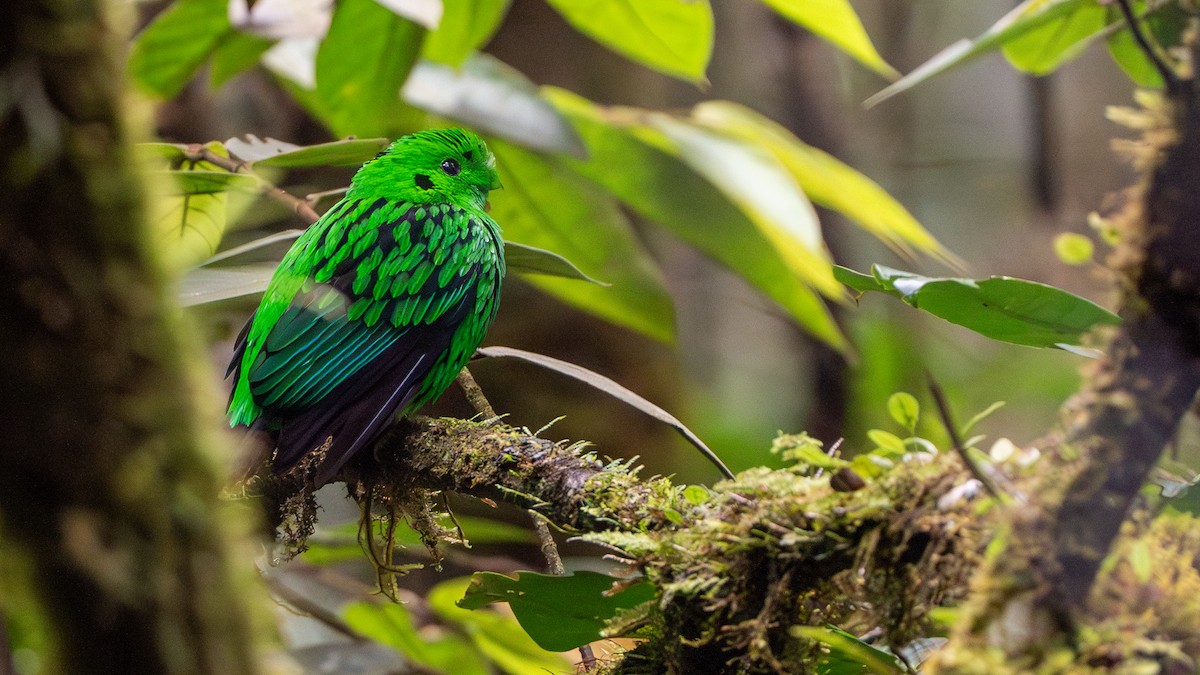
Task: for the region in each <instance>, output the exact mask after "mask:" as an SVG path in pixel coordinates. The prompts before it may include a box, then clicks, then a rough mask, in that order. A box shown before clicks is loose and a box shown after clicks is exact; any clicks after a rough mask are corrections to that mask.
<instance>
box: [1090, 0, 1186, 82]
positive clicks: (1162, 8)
mask: <svg viewBox="0 0 1200 675" xmlns="http://www.w3.org/2000/svg"><path fill="white" fill-rule="evenodd" d="M1145 5H1146V3H1145V2H1135V3H1134V4H1133V7H1134V15H1135V16H1139V17H1142V30H1143V31H1146V32H1148V33H1149V35H1150V36H1151V37H1152V38H1153V39H1154V41H1156V42H1157V43H1158V44H1160V45H1177V44H1180V42H1181V36H1182V34H1183V31H1184V30H1185V29H1186V28H1187V26H1188V20H1189V19H1188V14H1187V12H1186V11H1185V10H1184V9H1183V7H1181V6H1180V5H1179V4H1177V3H1161V2H1159V3H1155V4H1154V6H1153V7H1151V9H1149V10H1145ZM1108 53H1109V54H1110V55H1112V57H1113V60H1114V61H1116V62H1117V65H1119V66H1120V67H1121V70H1123V71H1125V74H1126V75H1128V76H1129V78H1130V79H1131V80H1133V81H1134V83H1135V84H1137V85H1138V86H1140V87H1146V88H1150V89H1161V88H1162V87H1163V79H1162V75H1161V74H1160V73H1159V72H1158V68H1156V67H1155V66H1154V64H1153V63H1152V62H1151V61H1150V58H1149V57H1148V56H1146V52H1145V51H1143V50H1142V47H1141V45H1139V44H1138V43H1137V40H1136V39H1134V37H1133V33H1131V32H1130V30H1129V28H1128V27H1125V28H1122V29H1121V30H1118V31H1116V32H1114V33H1112V34H1111V35H1109V36H1108Z"/></svg>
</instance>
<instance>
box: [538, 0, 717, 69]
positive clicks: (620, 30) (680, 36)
mask: <svg viewBox="0 0 1200 675" xmlns="http://www.w3.org/2000/svg"><path fill="white" fill-rule="evenodd" d="M547 2H549V3H550V6H551V7H553V8H554V9H555V10H557V11H558V13H559V14H561V15H562V16H563V18H564V19H566V20H567V22H568V23H570V24H571V25H572V26H574V27H575V29H576V30H578V31H579V32H581V33H583V34H584V35H587V36H588V37H590V38H592V39H593V40H595V41H596V42H599V43H600V44H602V45H604V46H605V47H608V48H609V49H612V50H613V51H615V52H618V53H620V54H622V55H624V56H626V57H628V58H630V59H633V60H634V61H637V62H638V63H641V64H643V65H645V66H648V67H650V68H653V69H655V70H657V71H659V72H662V73H666V74H667V75H671V76H674V77H680V78H683V79H686V80H691V81H693V82H703V81H704V80H705V76H704V73H705V70H706V69H707V68H708V60H709V58H710V57H711V55H712V43H713V16H712V7H710V6H709V4H708V0H547Z"/></svg>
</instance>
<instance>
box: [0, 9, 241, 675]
mask: <svg viewBox="0 0 1200 675" xmlns="http://www.w3.org/2000/svg"><path fill="white" fill-rule="evenodd" d="M113 7H116V3H114V4H113ZM122 7H123V5H122ZM127 27H128V22H127V21H121V20H119V19H118V18H115V17H114V16H113V15H112V14H110V9H109V4H108V3H105V2H102V1H101V0H80V1H78V2H56V1H54V0H12V1H11V2H5V3H2V4H0V279H3V280H4V281H3V283H2V284H0V327H2V328H0V352H2V354H3V356H0V381H3V383H4V386H3V387H0V410H3V417H4V425H3V427H4V438H3V442H2V445H0V447H2V451H0V518H2V523H3V536H4V539H5V547H4V552H5V555H6V556H10V557H11V562H12V564H7V565H4V566H0V569H6V570H9V571H12V570H13V569H24V570H27V579H28V580H30V581H32V582H33V584H34V587H35V596H36V597H37V598H38V600H39V601H40V604H41V608H42V610H43V611H44V615H45V617H46V620H47V621H48V622H49V627H48V628H49V630H48V632H49V633H50V634H51V635H52V636H53V640H54V641H55V643H56V652H57V653H56V654H53V655H50V657H49V658H50V669H51V670H61V671H62V672H70V673H247V672H253V671H254V670H255V665H254V660H253V652H252V649H251V644H252V638H251V632H250V631H249V630H248V622H247V619H246V616H245V612H244V611H243V608H242V604H241V603H242V601H243V599H244V594H243V593H241V592H240V591H241V590H242V589H238V588H235V578H234V575H232V574H231V573H230V569H229V567H228V557H229V556H228V546H227V544H226V541H225V539H226V537H227V535H226V534H224V533H222V532H221V531H220V530H219V527H221V526H223V525H225V526H227V521H222V519H220V518H219V514H220V513H222V511H221V510H220V509H218V508H217V505H216V493H217V483H216V481H215V477H214V472H213V469H212V466H211V458H209V457H207V456H206V453H207V450H208V449H209V443H208V440H207V434H206V432H202V431H201V430H202V429H204V428H212V429H215V428H217V426H216V425H217V419H216V417H215V415H211V416H204V415H201V413H198V412H197V411H198V410H199V411H203V410H209V409H211V408H212V406H213V403H212V402H211V398H210V397H208V396H207V394H208V392H207V391H198V389H199V390H203V389H204V387H202V386H200V387H198V386H197V383H198V382H202V381H203V380H202V379H200V378H199V377H197V375H198V373H199V372H200V371H199V370H198V369H196V365H197V364H196V363H194V362H193V361H192V359H191V356H190V355H191V354H192V353H193V351H191V350H190V348H189V345H187V344H186V343H185V341H184V340H183V339H182V338H181V335H182V333H181V321H180V317H179V316H178V315H177V310H174V309H173V308H172V306H173V303H171V302H170V301H169V300H168V296H167V293H168V291H167V290H166V289H167V288H168V286H169V285H170V284H169V283H168V278H167V276H166V275H165V274H164V271H163V269H162V267H161V265H160V264H159V263H158V260H157V255H156V253H155V251H154V247H153V245H152V243H151V242H150V241H149V235H148V229H147V227H146V226H145V225H146V223H145V218H144V216H143V197H142V191H141V186H140V181H139V177H138V174H137V171H136V168H135V167H134V165H133V159H132V155H131V153H132V150H131V147H130V139H129V138H128V134H127V132H126V129H125V119H124V115H123V111H122V97H123V96H125V94H124V93H123V90H122V86H123V77H122V72H121V70H122V68H121V63H122V62H123V57H122V55H121V50H123V49H124V48H125V44H126V39H127V37H128V33H127ZM247 568H248V566H247ZM8 581H10V582H11V581H12V579H11V578H10V579H8ZM5 609H6V610H7V611H12V610H14V608H13V607H8V608H5Z"/></svg>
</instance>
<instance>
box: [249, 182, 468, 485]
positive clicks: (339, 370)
mask: <svg viewBox="0 0 1200 675" xmlns="http://www.w3.org/2000/svg"><path fill="white" fill-rule="evenodd" d="M401 206H403V208H401ZM335 208H337V207H335ZM343 212H344V214H346V215H347V216H352V217H349V218H348V219H347V221H346V223H345V224H344V225H343V226H342V227H340V228H339V227H337V226H334V227H331V228H329V232H328V233H327V235H326V237H325V240H324V243H323V244H322V245H320V246H314V247H312V250H313V252H314V254H313V259H312V260H310V261H307V262H308V265H307V268H308V269H310V270H312V273H311V276H310V277H309V278H308V279H306V280H305V282H304V284H303V286H302V287H301V289H300V291H299V292H298V293H297V294H296V295H295V296H294V298H293V299H292V301H291V303H290V304H289V305H288V306H287V308H286V309H285V310H284V311H283V313H282V314H281V315H280V316H279V317H278V319H277V320H276V321H275V323H274V325H273V326H271V328H270V330H269V331H267V332H266V334H265V336H262V337H261V339H260V340H259V344H257V345H253V346H252V347H251V348H253V349H254V350H255V352H256V353H254V352H252V353H254V354H255V355H254V358H253V360H252V362H251V363H250V364H249V365H248V367H247V368H246V372H245V373H244V375H245V377H246V379H247V383H248V385H249V391H250V393H251V395H252V396H253V399H254V401H255V403H256V404H258V405H259V406H261V407H262V409H263V411H264V413H265V414H266V415H268V416H269V417H271V418H274V419H277V420H280V421H281V423H282V426H281V428H280V434H279V441H278V453H277V455H276V460H275V466H276V469H277V470H284V469H286V468H288V467H289V466H291V465H292V464H294V463H295V462H296V461H298V460H299V459H300V458H301V457H303V456H304V455H305V454H306V453H308V452H309V451H311V450H313V449H315V448H317V447H319V446H321V445H322V444H323V443H324V442H325V440H326V439H327V438H328V437H330V436H332V437H333V443H332V445H331V447H330V449H329V450H328V452H327V454H326V461H325V463H324V465H323V466H322V471H321V473H322V474H329V475H331V474H332V472H333V471H336V468H338V467H340V466H341V464H342V463H344V462H345V460H346V459H348V458H349V457H350V456H351V455H353V454H354V453H355V452H356V451H357V450H358V449H359V448H360V447H362V446H363V445H365V444H366V443H368V442H370V441H371V440H373V438H374V437H375V436H376V435H377V432H378V431H379V430H380V429H382V427H383V426H384V425H385V424H386V423H387V422H388V421H389V420H390V419H391V418H392V417H393V415H394V414H395V412H396V411H398V410H402V409H403V408H404V407H405V406H406V405H407V404H408V403H409V402H411V401H413V399H414V398H415V397H417V396H418V395H419V394H422V393H424V392H422V385H423V384H424V381H425V378H426V375H428V374H429V372H430V370H431V369H432V368H434V367H435V366H436V365H438V362H439V359H440V357H441V356H442V355H443V353H445V352H446V351H447V350H448V349H449V348H450V345H451V343H452V341H453V337H454V333H455V330H456V329H457V328H458V326H459V324H460V323H461V322H462V321H463V319H464V318H465V317H466V316H467V315H468V314H469V312H470V311H471V310H473V309H474V307H475V301H476V286H477V280H478V278H479V277H480V274H481V273H482V263H481V259H480V258H479V256H477V255H474V254H473V253H472V251H471V249H472V247H474V246H476V245H477V244H476V242H472V241H471V240H470V239H468V238H466V237H465V236H461V237H460V236H458V234H457V233H458V230H459V229H462V230H463V231H464V232H465V228H457V227H456V225H458V224H460V223H453V222H449V221H448V220H447V219H449V218H458V217H460V214H457V213H443V212H442V211H440V210H438V211H436V212H434V213H431V212H430V211H429V210H427V209H426V208H423V207H418V206H412V205H390V204H387V203H386V202H382V201H379V202H374V203H372V204H369V205H367V206H365V207H360V208H357V209H348V210H347V209H343ZM448 265H452V266H454V267H453V268H452V269H450V270H447V266H448ZM253 333H254V331H253V330H251V331H250V334H253ZM243 349H245V348H243ZM241 375H242V373H240V372H239V376H241ZM327 477H328V476H326V478H327ZM318 478H319V479H320V478H321V477H320V476H319V477H318ZM322 482H323V480H322Z"/></svg>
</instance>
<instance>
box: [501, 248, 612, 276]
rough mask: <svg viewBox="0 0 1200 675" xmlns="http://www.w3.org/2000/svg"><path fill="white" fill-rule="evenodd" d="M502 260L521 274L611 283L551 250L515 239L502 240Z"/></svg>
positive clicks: (510, 268)
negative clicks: (589, 274)
mask: <svg viewBox="0 0 1200 675" xmlns="http://www.w3.org/2000/svg"><path fill="white" fill-rule="evenodd" d="M504 262H505V264H506V265H507V266H508V269H509V270H510V271H513V272H521V273H522V274H540V275H545V276H551V277H561V278H563V279H575V280H577V281H587V282H590V283H593V284H596V285H597V286H611V285H612V284H609V283H605V282H603V281H599V280H597V279H593V278H592V277H589V276H588V275H587V274H585V273H584V272H583V270H581V269H579V268H578V267H576V266H575V263H573V262H571V261H570V260H567V259H566V258H564V257H562V256H561V255H559V254H557V253H555V252H553V251H547V250H546V249H544V248H537V247H536V246H528V245H526V244H518V243H517V242H515V241H506V242H504Z"/></svg>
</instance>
